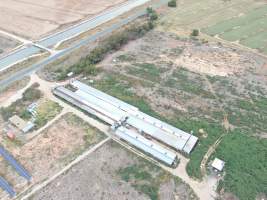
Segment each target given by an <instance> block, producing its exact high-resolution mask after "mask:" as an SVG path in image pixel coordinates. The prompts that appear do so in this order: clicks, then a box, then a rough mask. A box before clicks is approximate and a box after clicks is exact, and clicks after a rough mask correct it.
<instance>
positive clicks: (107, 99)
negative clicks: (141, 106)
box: [56, 81, 198, 154]
mask: <svg viewBox="0 0 267 200" xmlns="http://www.w3.org/2000/svg"><path fill="white" fill-rule="evenodd" d="M71 85H72V86H73V87H74V88H76V89H77V90H76V91H75V92H72V91H70V90H67V89H66V88H64V89H63V88H62V87H58V88H56V90H61V91H62V92H63V93H64V94H63V96H65V95H68V96H69V97H68V98H71V99H70V100H69V101H71V102H72V101H75V102H76V103H75V102H74V104H75V105H77V106H79V104H82V105H81V106H79V107H82V108H83V107H86V108H85V109H84V108H83V109H84V110H87V111H88V112H90V113H91V114H93V115H96V116H100V117H99V118H100V119H101V116H105V117H106V118H107V119H108V120H104V121H106V122H107V123H109V124H110V125H113V124H114V123H116V122H118V121H119V120H121V119H123V118H125V117H127V120H126V122H125V123H126V124H128V125H130V126H132V127H134V128H135V129H137V130H139V131H143V132H144V133H146V134H147V135H150V136H151V137H153V138H155V139H156V140H158V141H161V142H162V143H164V144H166V145H168V146H171V147H172V148H174V149H176V150H179V151H183V152H185V153H188V154H189V153H190V152H191V151H192V150H193V148H194V147H195V145H196V144H197V142H198V138H197V137H196V136H194V135H191V134H189V133H186V132H184V131H182V130H180V129H177V128H175V127H173V126H171V125H169V124H167V123H165V122H163V121H160V120H158V119H156V118H154V117H151V116H149V115H147V114H145V113H143V112H141V111H139V110H138V108H136V107H134V106H131V105H129V104H127V103H125V102H123V101H121V100H119V99H116V98H115V97H112V96H110V95H108V94H105V93H103V92H101V91H99V90H97V89H95V88H92V87H90V86H88V85H86V84H84V83H82V82H80V81H73V82H72V83H71ZM63 98H64V97H63ZM65 99H66V98H65ZM77 102H78V103H77ZM72 103H73V102H72ZM90 110H93V111H92V112H91V111H90ZM102 118H103V117H102Z"/></svg>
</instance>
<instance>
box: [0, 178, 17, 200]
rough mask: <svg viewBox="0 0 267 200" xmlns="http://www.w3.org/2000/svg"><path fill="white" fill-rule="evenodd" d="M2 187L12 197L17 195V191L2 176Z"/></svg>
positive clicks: (0, 182) (0, 184)
mask: <svg viewBox="0 0 267 200" xmlns="http://www.w3.org/2000/svg"><path fill="white" fill-rule="evenodd" d="M0 187H1V188H2V189H3V190H5V191H6V192H7V193H8V194H9V195H10V196H11V197H14V196H16V192H15V191H14V190H13V188H12V187H11V186H10V185H9V184H8V182H7V181H6V180H5V179H4V178H3V177H1V176H0Z"/></svg>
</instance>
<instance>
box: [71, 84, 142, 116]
mask: <svg viewBox="0 0 267 200" xmlns="http://www.w3.org/2000/svg"><path fill="white" fill-rule="evenodd" d="M71 85H72V86H73V87H75V88H77V89H79V90H82V91H84V92H86V93H88V94H90V95H93V96H95V97H97V98H98V99H101V100H104V101H106V102H108V103H109V104H111V105H113V106H116V107H117V108H120V109H122V110H125V111H138V108H136V107H134V106H132V105H130V104H128V103H125V102H123V101H121V100H119V99H117V98H115V97H112V96H110V95H108V94H106V93H104V92H101V91H99V90H97V89H95V88H93V87H90V86H89V85H86V84H84V83H82V82H80V81H77V80H75V81H73V82H71Z"/></svg>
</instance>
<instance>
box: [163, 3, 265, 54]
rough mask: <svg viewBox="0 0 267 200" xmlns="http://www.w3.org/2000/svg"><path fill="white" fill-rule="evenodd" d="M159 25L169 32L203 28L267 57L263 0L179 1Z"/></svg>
mask: <svg viewBox="0 0 267 200" xmlns="http://www.w3.org/2000/svg"><path fill="white" fill-rule="evenodd" d="M159 24H160V26H159V28H160V29H164V30H169V31H179V30H193V29H200V30H201V32H203V33H206V34H208V35H211V36H218V37H220V38H222V39H224V40H228V41H231V42H239V43H240V44H242V45H244V46H247V47H250V48H253V49H258V50H259V51H260V52H263V53H266V54H267V2H266V1H263V0H262V1H261V0H260V1H253V0H235V1H233V0H230V1H222V0H200V1H192V0H188V1H179V3H178V6H177V8H174V9H171V10H169V12H168V13H167V14H166V15H164V16H163V17H162V18H161V20H160V23H159Z"/></svg>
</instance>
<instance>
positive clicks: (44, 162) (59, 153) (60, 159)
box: [0, 113, 105, 199]
mask: <svg viewBox="0 0 267 200" xmlns="http://www.w3.org/2000/svg"><path fill="white" fill-rule="evenodd" d="M104 137H105V136H104V134H102V133H101V132H99V131H98V130H96V129H95V128H92V127H91V126H90V125H89V124H87V123H85V122H84V121H83V120H81V119H80V118H78V117H76V116H75V115H73V114H71V113H68V114H65V115H64V116H62V117H61V118H60V119H59V120H57V121H56V122H55V123H53V125H52V126H50V127H49V128H47V129H46V130H44V131H43V132H42V133H40V134H39V135H38V136H36V137H35V138H33V139H32V140H31V141H29V142H27V143H26V144H25V145H22V146H21V145H19V144H14V143H12V142H10V141H8V140H7V139H5V138H3V136H2V135H1V143H2V144H5V146H6V147H7V149H8V150H9V151H10V152H12V154H13V155H14V157H15V158H16V159H18V161H19V162H20V163H21V164H22V165H23V166H24V167H25V168H26V169H27V170H28V171H29V173H30V174H31V175H32V177H33V179H32V182H31V183H30V184H27V182H26V181H25V180H24V179H23V178H22V177H19V176H18V175H17V174H16V172H15V171H14V170H13V169H12V168H11V167H10V166H8V165H7V164H6V162H5V161H3V160H1V161H0V169H1V175H4V177H5V178H6V179H7V180H8V181H9V183H11V184H12V186H13V187H14V188H15V191H16V192H17V193H19V192H21V191H22V190H23V189H25V188H27V187H28V186H31V185H33V184H36V183H39V182H41V181H43V180H45V179H47V178H48V177H50V176H51V175H53V174H55V173H57V172H58V171H59V170H61V169H62V168H63V167H64V166H65V165H66V164H68V163H69V162H70V161H72V160H73V159H75V158H76V156H77V155H79V154H80V153H81V152H82V151H84V150H85V149H87V148H90V146H91V145H93V144H96V143H98V142H99V141H100V140H102V139H103V138H104ZM5 196H6V194H5V193H4V192H2V191H1V193H0V198H1V199H2V198H3V199H5V198H4V197H5Z"/></svg>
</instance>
